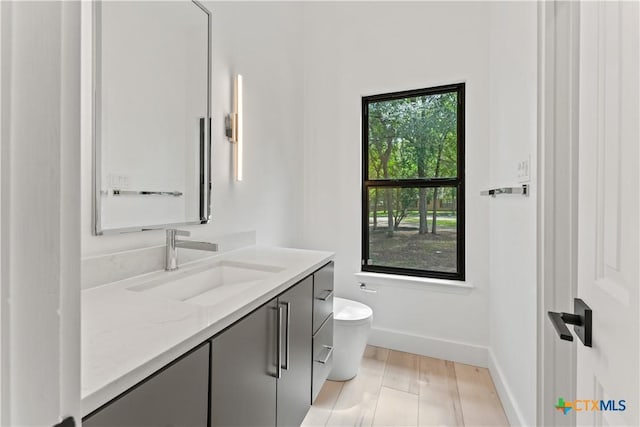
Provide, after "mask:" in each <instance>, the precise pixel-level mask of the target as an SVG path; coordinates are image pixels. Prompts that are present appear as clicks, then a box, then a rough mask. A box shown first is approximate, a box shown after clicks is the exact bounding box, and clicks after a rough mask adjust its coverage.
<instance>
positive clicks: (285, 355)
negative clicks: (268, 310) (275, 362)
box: [280, 302, 291, 370]
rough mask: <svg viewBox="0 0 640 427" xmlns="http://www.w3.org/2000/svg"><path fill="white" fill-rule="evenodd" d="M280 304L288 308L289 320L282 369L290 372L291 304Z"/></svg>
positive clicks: (287, 321) (287, 320)
mask: <svg viewBox="0 0 640 427" xmlns="http://www.w3.org/2000/svg"><path fill="white" fill-rule="evenodd" d="M280 304H282V305H283V306H284V307H286V308H287V318H286V322H285V323H286V324H287V334H286V335H285V340H286V345H285V353H284V365H283V366H282V369H284V370H289V347H290V346H289V343H290V341H289V329H290V328H291V303H288V302H282V303H280Z"/></svg>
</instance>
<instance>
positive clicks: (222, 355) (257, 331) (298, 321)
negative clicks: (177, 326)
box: [211, 277, 313, 427]
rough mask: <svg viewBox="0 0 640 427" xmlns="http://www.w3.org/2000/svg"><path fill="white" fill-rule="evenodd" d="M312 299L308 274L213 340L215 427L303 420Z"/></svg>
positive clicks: (281, 426) (292, 423)
mask: <svg viewBox="0 0 640 427" xmlns="http://www.w3.org/2000/svg"><path fill="white" fill-rule="evenodd" d="M312 304H313V278H312V277H308V278H306V279H305V280H303V281H302V282H300V283H298V284H297V285H294V286H293V287H292V288H290V289H289V290H288V291H286V292H284V293H283V294H281V295H280V296H279V297H278V298H275V299H273V300H271V302H269V303H268V304H266V305H264V306H262V307H261V308H259V309H258V310H256V311H254V312H253V313H251V314H250V315H248V316H246V317H245V318H243V319H241V320H240V321H238V322H236V323H235V324H233V326H231V327H230V328H229V329H227V330H226V331H224V332H222V333H221V334H220V335H218V336H216V337H215V338H214V339H213V344H212V361H211V425H212V427H217V426H279V427H284V426H299V425H300V423H301V422H302V420H303V419H304V417H305V415H306V413H307V411H308V410H309V406H310V402H309V390H310V389H311V351H312V347H311V346H312V342H311V332H312V331H311V330H312ZM278 343H280V349H279V352H278V351H276V350H277V349H278ZM278 362H279V363H280V367H279V368H278Z"/></svg>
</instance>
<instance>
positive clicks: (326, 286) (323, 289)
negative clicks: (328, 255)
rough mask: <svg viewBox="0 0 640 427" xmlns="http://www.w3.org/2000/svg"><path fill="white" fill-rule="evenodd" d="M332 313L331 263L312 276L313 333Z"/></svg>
mask: <svg viewBox="0 0 640 427" xmlns="http://www.w3.org/2000/svg"><path fill="white" fill-rule="evenodd" d="M331 313H333V262H330V263H329V264H327V265H326V266H324V267H322V268H321V269H320V270H318V271H316V272H315V273H314V274H313V333H316V332H317V331H318V329H319V328H320V326H322V324H323V323H324V321H325V320H326V319H327V317H329V315H330V314H331Z"/></svg>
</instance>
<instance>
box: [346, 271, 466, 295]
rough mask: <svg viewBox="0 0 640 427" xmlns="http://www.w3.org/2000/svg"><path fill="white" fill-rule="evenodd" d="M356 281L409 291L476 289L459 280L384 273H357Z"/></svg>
mask: <svg viewBox="0 0 640 427" xmlns="http://www.w3.org/2000/svg"><path fill="white" fill-rule="evenodd" d="M355 277H356V281H357V282H358V283H364V284H366V285H371V286H393V287H403V288H409V289H421V290H424V289H425V288H434V289H440V290H448V291H469V290H471V289H474V288H475V286H473V285H472V284H471V283H469V282H462V281H459V280H447V279H434V278H430V277H416V276H403V275H398V274H384V273H369V272H361V273H355Z"/></svg>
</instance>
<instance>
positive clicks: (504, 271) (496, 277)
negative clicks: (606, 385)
mask: <svg viewBox="0 0 640 427" xmlns="http://www.w3.org/2000/svg"><path fill="white" fill-rule="evenodd" d="M536 17H537V8H536V4H535V2H495V3H492V4H491V25H490V28H491V30H490V31H491V38H490V61H491V62H490V65H491V78H490V110H491V120H490V123H491V130H490V135H491V138H490V153H491V156H490V164H491V169H490V177H491V180H490V182H491V185H492V186H498V187H502V186H512V185H517V183H518V177H517V165H518V162H520V161H522V160H525V159H526V158H527V157H528V156H531V164H530V171H531V183H535V182H536V176H535V171H536V144H537V142H536V141H537V139H536V136H537V18H536ZM531 189H532V191H531V195H530V196H529V197H521V196H512V197H496V198H495V199H492V200H491V207H490V212H491V214H490V218H491V219H490V236H491V237H490V245H489V258H490V261H489V263H490V272H489V275H490V278H491V292H490V299H489V308H490V310H489V313H490V315H489V329H490V331H491V332H490V348H491V355H490V369H491V373H492V376H493V378H494V381H496V385H497V386H498V390H499V392H500V395H501V398H502V401H503V403H504V404H505V410H506V412H507V415H508V416H509V419H510V421H511V423H512V424H514V425H520V424H526V425H535V424H536V339H537V338H536V318H537V317H536V301H537V300H536V286H537V285H536V187H535V186H531Z"/></svg>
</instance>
